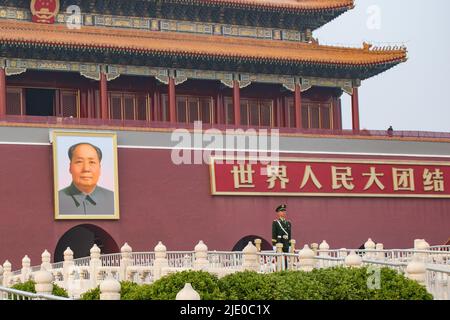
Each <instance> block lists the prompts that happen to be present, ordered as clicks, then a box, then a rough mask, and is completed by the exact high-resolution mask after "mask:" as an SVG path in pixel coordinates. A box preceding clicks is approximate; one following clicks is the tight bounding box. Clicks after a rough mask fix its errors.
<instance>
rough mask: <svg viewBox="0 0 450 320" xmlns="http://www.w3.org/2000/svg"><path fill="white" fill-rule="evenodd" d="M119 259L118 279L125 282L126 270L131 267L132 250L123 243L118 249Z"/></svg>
mask: <svg viewBox="0 0 450 320" xmlns="http://www.w3.org/2000/svg"><path fill="white" fill-rule="evenodd" d="M120 252H121V258H120V279H121V280H124V281H125V280H127V268H128V267H129V266H131V265H132V261H131V253H132V252H133V249H132V248H131V247H130V246H129V245H128V243H125V244H124V245H123V247H122V248H120Z"/></svg>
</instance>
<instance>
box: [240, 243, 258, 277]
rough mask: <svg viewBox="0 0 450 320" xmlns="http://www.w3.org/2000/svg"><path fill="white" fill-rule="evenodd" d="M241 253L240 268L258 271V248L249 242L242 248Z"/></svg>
mask: <svg viewBox="0 0 450 320" xmlns="http://www.w3.org/2000/svg"><path fill="white" fill-rule="evenodd" d="M242 253H243V257H242V259H243V262H242V268H243V269H244V270H248V271H258V270H259V261H258V249H256V247H255V246H254V245H253V244H252V243H251V242H249V243H248V245H247V246H246V247H245V248H244V250H242Z"/></svg>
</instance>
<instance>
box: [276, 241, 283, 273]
mask: <svg viewBox="0 0 450 320" xmlns="http://www.w3.org/2000/svg"><path fill="white" fill-rule="evenodd" d="M275 246H276V248H277V249H276V252H277V253H278V254H279V255H278V256H277V268H276V270H277V271H282V270H283V263H284V256H283V255H282V254H283V244H282V243H277V244H276V245H275Z"/></svg>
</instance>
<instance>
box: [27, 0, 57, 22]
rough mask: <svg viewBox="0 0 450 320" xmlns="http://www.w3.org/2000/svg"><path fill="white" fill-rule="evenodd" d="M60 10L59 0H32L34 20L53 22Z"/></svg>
mask: <svg viewBox="0 0 450 320" xmlns="http://www.w3.org/2000/svg"><path fill="white" fill-rule="evenodd" d="M58 12H59V0H31V13H32V14H33V22H37V23H48V24H53V23H55V17H56V15H57V14H58Z"/></svg>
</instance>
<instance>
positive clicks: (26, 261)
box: [20, 256, 31, 282]
mask: <svg viewBox="0 0 450 320" xmlns="http://www.w3.org/2000/svg"><path fill="white" fill-rule="evenodd" d="M30 277H31V260H30V258H28V256H25V257H23V259H22V270H21V274H20V281H22V282H27V281H28V280H29V279H30Z"/></svg>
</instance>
